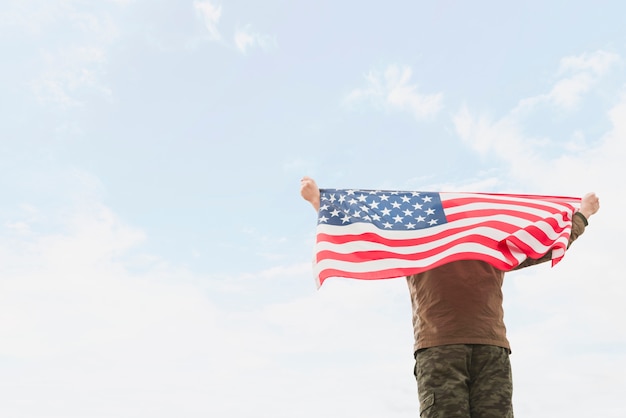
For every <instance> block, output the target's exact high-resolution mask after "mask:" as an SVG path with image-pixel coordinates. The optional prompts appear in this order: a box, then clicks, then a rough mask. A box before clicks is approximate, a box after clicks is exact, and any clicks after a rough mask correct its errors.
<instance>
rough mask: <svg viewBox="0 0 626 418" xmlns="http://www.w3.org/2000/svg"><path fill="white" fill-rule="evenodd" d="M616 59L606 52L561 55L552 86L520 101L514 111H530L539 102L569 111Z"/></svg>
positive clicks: (613, 54)
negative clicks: (548, 89)
mask: <svg viewBox="0 0 626 418" xmlns="http://www.w3.org/2000/svg"><path fill="white" fill-rule="evenodd" d="M619 61H620V57H619V55H617V54H615V53H612V52H606V51H597V52H594V53H592V54H582V55H578V56H568V57H564V58H562V59H561V62H560V64H559V69H558V71H557V73H556V74H557V76H558V77H559V79H558V80H557V81H556V82H555V83H554V85H553V87H552V89H551V90H550V91H549V92H548V93H545V94H541V95H538V96H534V97H530V98H526V99H523V100H521V101H520V103H519V105H518V107H517V108H516V109H515V110H514V112H519V111H528V110H532V109H533V108H534V107H536V106H537V105H539V104H541V103H548V104H552V105H553V106H556V107H557V108H561V109H565V110H571V109H573V108H575V107H576V106H578V105H579V104H580V102H581V100H582V97H583V95H584V94H585V93H588V92H589V91H590V90H591V89H592V88H593V86H594V85H595V84H597V83H598V81H599V80H600V78H601V77H602V76H603V75H605V74H606V73H607V72H608V71H609V70H610V69H611V68H612V67H613V66H614V65H615V64H617V63H618V62H619Z"/></svg>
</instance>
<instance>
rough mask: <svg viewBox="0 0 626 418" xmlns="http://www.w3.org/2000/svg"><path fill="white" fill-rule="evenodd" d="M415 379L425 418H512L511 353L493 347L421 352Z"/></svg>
mask: <svg viewBox="0 0 626 418" xmlns="http://www.w3.org/2000/svg"><path fill="white" fill-rule="evenodd" d="M414 372H415V378H416V379H417V389H418V394H419V399H420V417H422V418H513V403H512V396H513V382H512V377H511V363H510V361H509V352H508V350H507V349H505V348H502V347H496V346H491V345H471V344H459V345H444V346H439V347H431V348H425V349H422V350H418V351H417V353H416V355H415V371H414Z"/></svg>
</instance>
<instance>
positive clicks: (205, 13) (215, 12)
mask: <svg viewBox="0 0 626 418" xmlns="http://www.w3.org/2000/svg"><path fill="white" fill-rule="evenodd" d="M193 7H194V9H195V10H196V12H197V13H198V14H199V15H200V17H201V18H202V20H203V22H204V25H205V26H206V29H207V30H208V31H209V40H211V41H219V40H220V39H222V35H221V33H220V31H219V29H218V27H217V25H218V24H219V21H220V18H221V16H222V6H221V5H220V6H215V5H214V4H212V3H211V2H209V1H197V0H196V1H194V2H193Z"/></svg>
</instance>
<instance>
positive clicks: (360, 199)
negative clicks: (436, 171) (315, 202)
mask: <svg viewBox="0 0 626 418" xmlns="http://www.w3.org/2000/svg"><path fill="white" fill-rule="evenodd" d="M320 193H321V201H320V211H319V215H318V223H320V224H322V223H323V224H328V225H348V224H350V223H356V222H368V223H371V224H374V225H375V226H376V227H378V228H380V229H387V230H398V231H407V230H416V229H423V228H428V227H431V226H435V225H442V224H445V223H446V216H445V214H444V212H443V207H442V206H441V199H440V198H439V193H425V192H390V191H380V190H343V189H322V190H320Z"/></svg>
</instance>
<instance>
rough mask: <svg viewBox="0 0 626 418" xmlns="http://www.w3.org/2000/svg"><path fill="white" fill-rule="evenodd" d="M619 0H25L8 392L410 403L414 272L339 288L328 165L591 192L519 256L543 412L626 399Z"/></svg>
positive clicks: (429, 182) (413, 186)
mask: <svg viewBox="0 0 626 418" xmlns="http://www.w3.org/2000/svg"><path fill="white" fill-rule="evenodd" d="M625 12H626V6H625V5H623V4H622V2H619V1H606V2H601V3H597V4H591V3H590V2H582V1H570V2H565V1H551V2H545V1H544V2H539V1H527V2H522V3H516V4H514V5H512V4H504V3H502V2H495V1H478V2H471V4H470V3H462V2H452V1H441V2H423V1H418V2H406V1H394V0H392V1H387V2H384V3H381V2H369V3H367V2H366V3H363V2H353V1H345V2H330V1H324V0H322V1H318V2H312V3H301V2H287V1H278V0H268V1H264V2H251V1H249V0H248V1H235V0H233V1H221V2H218V1H214V0H196V1H193V0H191V1H187V0H184V1H183V0H177V1H174V0H151V1H147V0H100V1H97V2H96V1H92V2H86V1H79V0H31V1H28V2H24V1H21V0H3V1H2V2H1V4H0V51H1V52H2V54H3V56H4V59H3V62H4V64H3V65H2V66H0V93H1V94H2V100H1V101H0V115H1V116H0V118H1V121H2V127H3V129H2V132H1V133H0V145H1V148H0V174H1V175H0V196H1V197H0V199H1V201H2V205H0V228H1V231H2V233H1V234H0V289H1V291H0V341H3V343H2V344H0V365H1V368H2V373H0V388H1V389H2V390H1V392H2V395H1V396H0V414H1V415H2V416H14V417H20V418H35V417H37V418H39V417H42V418H43V417H46V418H48V417H64V418H72V417H80V418H85V417H90V418H91V417H94V418H96V417H97V418H100V417H116V418H126V417H144V416H151V417H156V418H160V417H173V416H176V417H180V416H184V417H190V418H192V417H206V416H261V417H272V418H276V417H294V416H297V417H302V418H307V417H318V416H327V417H346V416H360V417H363V418H369V417H372V418H373V417H380V416H387V417H398V418H402V417H413V416H415V414H416V412H417V408H418V405H417V396H416V387H415V382H414V379H413V377H412V374H411V373H412V367H413V360H412V353H411V348H412V341H411V339H412V329H411V323H410V306H409V303H410V301H409V298H408V292H407V289H406V283H405V282H404V281H403V280H402V279H399V280H385V281H380V282H356V281H350V280H345V279H334V280H328V281H327V282H326V283H325V284H324V285H323V286H322V288H320V289H319V290H317V289H316V288H315V282H314V279H313V277H312V269H311V256H312V251H313V241H314V233H315V213H314V212H313V210H312V209H311V208H310V206H308V204H307V203H306V202H304V201H303V200H302V199H301V198H300V196H299V180H300V178H301V177H302V176H303V175H310V176H312V177H314V178H315V179H316V180H317V182H318V183H319V184H320V186H322V187H329V188H347V187H350V188H352V187H354V188H357V187H362V188H388V189H403V190H432V191H439V190H442V191H449V190H464V191H486V192H522V193H535V194H558V195H573V196H582V195H583V194H584V193H586V192H588V191H595V192H597V193H598V195H599V196H600V199H601V205H602V208H601V210H600V212H599V213H598V214H597V215H596V216H594V217H593V218H592V219H591V225H590V227H589V229H588V230H587V233H586V234H585V235H584V236H583V237H582V238H581V239H580V241H579V242H577V243H576V244H575V245H574V246H573V247H572V248H571V249H570V251H568V253H567V255H566V257H565V259H564V260H563V262H562V263H560V264H559V265H557V266H556V267H555V268H553V269H551V268H550V267H549V266H539V267H536V268H533V269H528V270H527V271H520V272H516V273H513V274H510V275H509V276H507V279H506V283H505V287H504V293H505V312H506V322H507V325H508V332H509V339H510V340H511V343H512V345H513V355H512V357H511V359H512V363H513V372H514V386H515V395H514V404H515V408H516V414H517V415H519V416H522V417H533V418H534V417H555V416H567V417H587V416H590V415H593V416H601V417H623V416H625V415H626V407H624V405H623V402H621V398H622V396H623V393H624V391H626V376H624V373H623V370H625V369H626V326H625V324H624V321H623V318H624V317H626V308H625V306H624V304H623V300H624V297H625V296H626V285H624V282H623V280H622V275H623V273H622V271H621V270H622V268H621V263H620V258H621V256H622V255H621V251H620V245H619V237H620V236H621V235H622V234H623V233H624V232H625V231H624V226H623V225H622V224H621V222H619V219H621V218H620V215H619V214H618V213H617V212H618V211H619V210H620V209H621V208H623V207H624V206H625V204H626V201H625V199H624V197H623V193H621V189H622V188H623V178H624V174H623V173H624V166H623V161H625V158H626V143H625V141H624V138H625V137H626V76H625V74H626V72H625V71H624V69H625V68H624V66H625V59H626V29H624V25H623V16H624V13H625Z"/></svg>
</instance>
